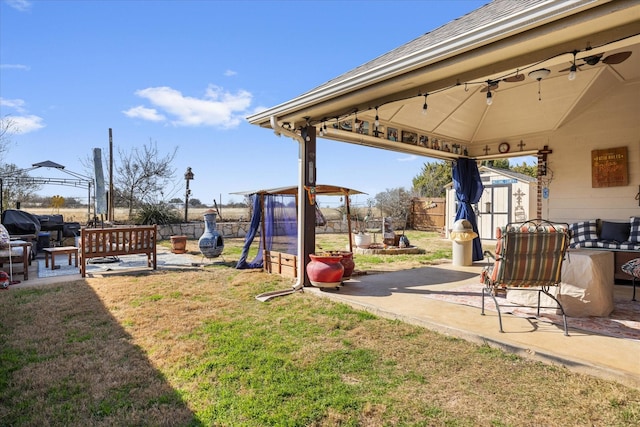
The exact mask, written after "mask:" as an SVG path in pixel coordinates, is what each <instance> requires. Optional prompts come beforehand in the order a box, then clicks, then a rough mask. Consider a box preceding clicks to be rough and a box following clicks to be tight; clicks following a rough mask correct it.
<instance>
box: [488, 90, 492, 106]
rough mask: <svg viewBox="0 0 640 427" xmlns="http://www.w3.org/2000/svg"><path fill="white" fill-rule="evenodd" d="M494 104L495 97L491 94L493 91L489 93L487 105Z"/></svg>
mask: <svg viewBox="0 0 640 427" xmlns="http://www.w3.org/2000/svg"><path fill="white" fill-rule="evenodd" d="M491 104H493V95H492V94H491V90H488V91H487V105H491Z"/></svg>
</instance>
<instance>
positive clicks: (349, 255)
mask: <svg viewBox="0 0 640 427" xmlns="http://www.w3.org/2000/svg"><path fill="white" fill-rule="evenodd" d="M329 254H330V255H336V256H337V255H339V256H341V257H342V259H341V260H340V262H341V263H342V266H343V267H344V273H343V274H342V280H349V279H351V274H352V273H353V270H354V269H355V268H356V263H355V262H354V261H353V252H349V251H330V252H329Z"/></svg>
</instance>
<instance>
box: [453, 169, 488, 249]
mask: <svg viewBox="0 0 640 427" xmlns="http://www.w3.org/2000/svg"><path fill="white" fill-rule="evenodd" d="M453 188H454V189H455V190H456V198H457V199H458V209H457V210H456V221H457V220H459V219H466V220H467V221H469V222H470V223H471V225H472V227H473V231H474V232H475V233H478V222H477V220H476V214H475V212H474V211H473V205H474V204H477V203H478V202H479V201H480V197H481V196H482V191H484V185H482V181H481V180H480V172H479V171H478V165H477V164H476V161H475V160H472V159H464V158H463V159H458V160H457V161H454V163H453ZM483 258H484V256H483V255H482V242H481V241H480V237H479V236H478V237H476V238H475V239H473V261H482V259H483Z"/></svg>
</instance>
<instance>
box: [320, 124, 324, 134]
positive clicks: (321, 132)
mask: <svg viewBox="0 0 640 427" xmlns="http://www.w3.org/2000/svg"><path fill="white" fill-rule="evenodd" d="M323 125H324V123H323V124H322V125H320V133H319V134H320V136H323V135H324V130H323Z"/></svg>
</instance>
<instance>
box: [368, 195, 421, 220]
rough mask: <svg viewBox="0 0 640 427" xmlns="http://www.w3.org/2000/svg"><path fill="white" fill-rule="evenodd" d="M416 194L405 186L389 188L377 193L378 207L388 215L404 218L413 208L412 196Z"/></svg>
mask: <svg viewBox="0 0 640 427" xmlns="http://www.w3.org/2000/svg"><path fill="white" fill-rule="evenodd" d="M412 197H414V195H413V194H412V193H411V192H408V191H407V190H405V189H404V188H403V187H400V188H394V189H387V190H386V191H383V192H382V193H378V194H376V197H375V202H376V207H377V208H379V209H380V210H381V211H383V212H384V213H385V214H386V215H387V216H390V217H393V218H397V219H400V218H402V219H404V218H405V217H406V215H407V213H408V212H409V209H410V208H411V198H412Z"/></svg>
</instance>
